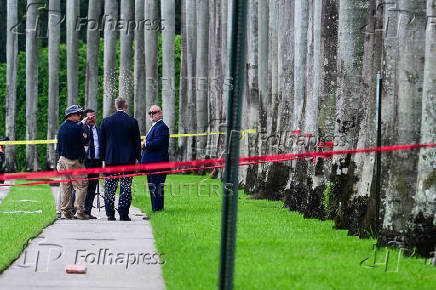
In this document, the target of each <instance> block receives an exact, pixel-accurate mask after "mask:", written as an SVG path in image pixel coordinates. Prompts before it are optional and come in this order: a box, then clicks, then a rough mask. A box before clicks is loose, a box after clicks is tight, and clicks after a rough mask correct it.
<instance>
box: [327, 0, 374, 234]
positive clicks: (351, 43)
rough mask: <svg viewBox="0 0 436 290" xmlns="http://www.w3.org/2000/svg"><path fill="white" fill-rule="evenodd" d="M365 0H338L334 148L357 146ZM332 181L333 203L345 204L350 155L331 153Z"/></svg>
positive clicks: (351, 180) (340, 222) (339, 223)
mask: <svg viewBox="0 0 436 290" xmlns="http://www.w3.org/2000/svg"><path fill="white" fill-rule="evenodd" d="M367 7H368V6H367V0H358V1H356V0H340V1H339V26H338V56H337V59H338V89H337V97H336V125H335V136H334V137H335V138H334V150H349V149H354V148H356V145H357V137H358V133H359V126H360V122H361V119H362V116H361V115H362V114H361V112H360V108H359V97H360V86H359V85H360V80H361V75H362V56H363V36H364V35H365V34H364V33H362V27H364V26H365V16H366V13H367ZM331 181H332V182H333V190H332V192H333V193H334V195H333V196H332V197H331V198H330V200H333V201H334V207H337V206H339V205H341V206H343V207H345V206H346V204H347V203H348V200H349V198H350V196H351V194H352V191H353V186H354V184H355V183H356V181H357V180H356V175H355V164H354V162H352V161H351V155H350V154H348V155H335V156H333V168H332V176H331ZM343 213H344V211H343V208H341V210H339V214H338V215H337V216H336V217H335V226H336V227H337V228H346V227H347V225H346V220H344V219H343Z"/></svg>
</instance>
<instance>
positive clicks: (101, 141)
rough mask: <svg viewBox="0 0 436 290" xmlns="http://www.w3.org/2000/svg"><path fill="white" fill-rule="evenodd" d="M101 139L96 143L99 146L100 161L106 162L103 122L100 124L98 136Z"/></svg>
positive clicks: (104, 126) (104, 127)
mask: <svg viewBox="0 0 436 290" xmlns="http://www.w3.org/2000/svg"><path fill="white" fill-rule="evenodd" d="M99 137H101V138H99V140H98V143H99V145H100V148H99V150H100V159H101V160H102V161H105V160H106V156H105V155H106V125H105V122H104V120H103V121H102V122H101V125H100V136H99Z"/></svg>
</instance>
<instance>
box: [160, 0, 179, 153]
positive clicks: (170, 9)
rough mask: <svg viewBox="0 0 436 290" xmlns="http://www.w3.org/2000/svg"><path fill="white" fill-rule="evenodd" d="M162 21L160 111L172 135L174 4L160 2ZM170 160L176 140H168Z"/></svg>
mask: <svg viewBox="0 0 436 290" xmlns="http://www.w3.org/2000/svg"><path fill="white" fill-rule="evenodd" d="M161 9H162V12H161V13H162V19H165V29H164V30H163V31H162V110H163V112H164V120H165V124H167V126H168V128H169V129H170V134H173V133H174V126H175V116H176V114H175V109H176V103H175V75H174V73H175V72H174V57H175V56H174V37H175V3H174V1H172V0H162V2H161ZM169 152H170V160H174V159H175V153H176V139H175V138H170V148H169Z"/></svg>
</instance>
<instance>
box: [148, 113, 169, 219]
mask: <svg viewBox="0 0 436 290" xmlns="http://www.w3.org/2000/svg"><path fill="white" fill-rule="evenodd" d="M148 115H149V116H150V120H151V122H152V126H151V128H150V130H149V131H148V133H147V136H146V138H145V141H144V142H142V149H143V154H142V163H143V164H146V163H156V162H168V161H169V156H168V147H169V138H170V132H169V129H168V126H167V125H165V123H164V121H163V120H162V110H161V109H160V107H159V106H157V105H153V106H151V108H150V111H149V112H148ZM158 171H163V170H158ZM166 176H167V175H166V174H164V173H161V174H149V175H147V181H148V189H149V191H150V196H151V208H152V210H153V212H157V211H161V210H163V209H164V184H165V179H166Z"/></svg>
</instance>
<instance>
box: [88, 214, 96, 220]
mask: <svg viewBox="0 0 436 290" xmlns="http://www.w3.org/2000/svg"><path fill="white" fill-rule="evenodd" d="M88 215H89V219H90V220H96V219H97V217H95V216H93V215H92V214H88Z"/></svg>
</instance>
